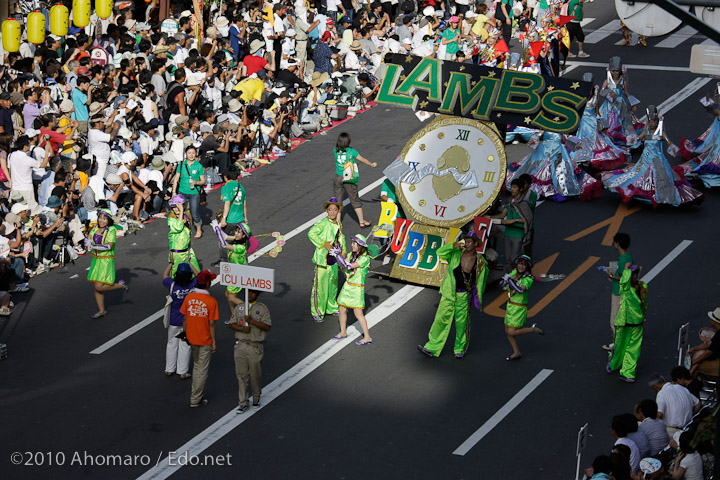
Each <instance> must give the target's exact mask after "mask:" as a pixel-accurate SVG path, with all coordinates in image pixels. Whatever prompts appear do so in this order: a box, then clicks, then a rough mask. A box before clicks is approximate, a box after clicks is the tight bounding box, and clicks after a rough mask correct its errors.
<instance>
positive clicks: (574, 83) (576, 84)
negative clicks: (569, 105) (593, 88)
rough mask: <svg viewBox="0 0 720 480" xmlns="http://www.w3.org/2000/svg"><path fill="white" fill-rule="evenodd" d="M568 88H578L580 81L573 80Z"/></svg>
mask: <svg viewBox="0 0 720 480" xmlns="http://www.w3.org/2000/svg"><path fill="white" fill-rule="evenodd" d="M570 88H572V89H573V90H577V89H578V88H580V82H573V84H572V85H570Z"/></svg>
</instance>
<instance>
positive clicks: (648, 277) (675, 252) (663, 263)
mask: <svg viewBox="0 0 720 480" xmlns="http://www.w3.org/2000/svg"><path fill="white" fill-rule="evenodd" d="M692 243H693V242H692V240H683V241H682V242H680V243H679V244H678V246H677V247H675V248H673V249H672V251H671V252H670V253H668V254H667V255H665V258H663V259H662V260H660V263H658V264H657V265H655V266H654V267H653V268H652V269H651V270H650V271H649V272H648V273H646V274H645V275H644V276H643V277H642V278H641V279H640V280H642V281H643V282H645V283H650V282H651V281H652V280H653V279H654V278H655V277H657V276H658V275H659V274H660V272H662V271H663V270H665V267H667V266H668V265H670V263H671V262H672V261H673V260H675V259H676V258H677V257H679V256H680V254H681V253H682V252H684V251H685V249H686V248H688V247H689V246H690V245H692Z"/></svg>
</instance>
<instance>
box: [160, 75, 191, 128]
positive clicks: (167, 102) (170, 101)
mask: <svg viewBox="0 0 720 480" xmlns="http://www.w3.org/2000/svg"><path fill="white" fill-rule="evenodd" d="M184 89H185V87H183V86H182V85H180V84H179V83H177V82H176V81H173V82H172V83H170V85H168V88H167V89H166V90H165V93H163V94H162V96H161V97H160V101H159V102H158V108H159V109H160V112H161V115H162V117H163V119H165V121H167V120H168V119H169V118H170V115H172V114H173V113H177V112H174V110H175V109H176V108H177V103H175V97H176V96H177V95H178V94H179V93H180V92H181V91H182V90H184Z"/></svg>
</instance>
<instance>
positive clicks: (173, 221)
mask: <svg viewBox="0 0 720 480" xmlns="http://www.w3.org/2000/svg"><path fill="white" fill-rule="evenodd" d="M186 218H187V217H186ZM188 220H189V219H188ZM188 225H189V222H188V223H185V222H184V221H183V220H181V219H179V218H172V217H168V227H170V232H169V233H168V240H169V241H170V253H169V255H168V261H169V262H171V263H172V266H173V267H172V276H173V278H175V271H176V270H177V267H178V265H180V264H181V263H189V264H191V265H192V266H193V267H195V269H196V270H197V271H198V272H199V271H200V264H198V260H197V257H196V256H195V252H194V251H193V249H192V247H191V246H190V227H189V226H188Z"/></svg>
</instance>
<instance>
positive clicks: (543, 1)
mask: <svg viewBox="0 0 720 480" xmlns="http://www.w3.org/2000/svg"><path fill="white" fill-rule="evenodd" d="M539 8H540V9H541V10H547V9H548V3H547V0H540V7H539Z"/></svg>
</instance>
